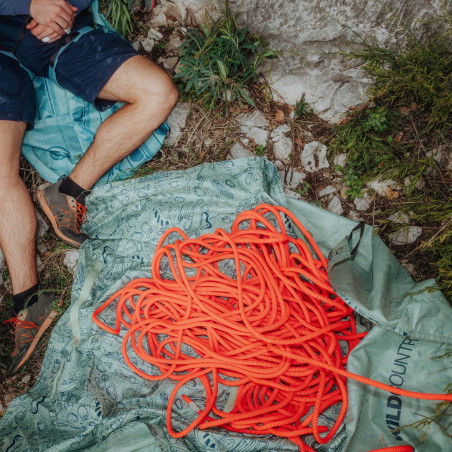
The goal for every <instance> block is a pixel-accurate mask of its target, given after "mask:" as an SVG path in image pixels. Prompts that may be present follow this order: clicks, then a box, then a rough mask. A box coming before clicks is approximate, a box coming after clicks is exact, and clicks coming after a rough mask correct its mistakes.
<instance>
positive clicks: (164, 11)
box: [147, 0, 224, 27]
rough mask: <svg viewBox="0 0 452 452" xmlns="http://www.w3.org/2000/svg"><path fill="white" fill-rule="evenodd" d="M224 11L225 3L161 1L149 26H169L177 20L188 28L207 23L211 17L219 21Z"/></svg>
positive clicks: (189, 0)
mask: <svg viewBox="0 0 452 452" xmlns="http://www.w3.org/2000/svg"><path fill="white" fill-rule="evenodd" d="M223 9H224V3H223V2H222V1H218V0H215V1H208V0H183V1H182V0H160V1H159V2H158V4H157V5H156V6H155V8H154V10H153V11H152V17H151V19H150V20H149V21H148V23H147V24H148V25H150V26H153V27H157V26H162V25H168V24H169V23H170V22H174V19H176V21H177V22H180V23H181V24H185V25H188V26H193V25H199V24H200V23H202V22H206V21H207V20H208V18H209V17H211V18H212V19H213V20H215V19H217V18H218V17H219V16H220V13H221V11H222V10H223ZM169 18H172V20H170V19H169Z"/></svg>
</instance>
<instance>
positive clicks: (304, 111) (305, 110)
mask: <svg viewBox="0 0 452 452" xmlns="http://www.w3.org/2000/svg"><path fill="white" fill-rule="evenodd" d="M313 114H314V110H313V109H312V107H311V106H310V105H309V104H308V103H307V102H306V101H305V100H304V94H303V96H301V99H300V100H299V101H298V102H297V103H296V105H295V119H301V118H305V117H307V116H311V115H313Z"/></svg>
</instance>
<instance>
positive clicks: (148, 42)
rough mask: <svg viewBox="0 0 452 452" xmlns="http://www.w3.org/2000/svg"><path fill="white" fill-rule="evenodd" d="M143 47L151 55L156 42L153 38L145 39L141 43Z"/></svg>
mask: <svg viewBox="0 0 452 452" xmlns="http://www.w3.org/2000/svg"><path fill="white" fill-rule="evenodd" d="M140 44H141V47H143V50H144V51H145V52H147V53H151V52H152V49H153V48H154V45H155V41H154V40H153V39H152V38H147V37H146V38H144V39H143V40H142V41H141V42H140Z"/></svg>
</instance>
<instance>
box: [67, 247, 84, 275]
mask: <svg viewBox="0 0 452 452" xmlns="http://www.w3.org/2000/svg"><path fill="white" fill-rule="evenodd" d="M79 257H80V250H68V251H65V252H64V259H63V264H64V265H66V267H67V268H68V269H69V271H70V272H71V273H75V269H76V267H77V263H78V260H79Z"/></svg>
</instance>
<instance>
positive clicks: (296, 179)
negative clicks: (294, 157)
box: [279, 168, 306, 190]
mask: <svg viewBox="0 0 452 452" xmlns="http://www.w3.org/2000/svg"><path fill="white" fill-rule="evenodd" d="M279 175H280V177H281V181H282V183H283V185H284V187H285V188H288V189H289V190H294V189H295V188H297V187H298V185H300V184H301V182H303V181H304V179H305V178H306V174H305V173H303V172H301V171H299V170H297V169H295V168H290V169H289V170H288V171H287V172H286V171H279Z"/></svg>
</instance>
